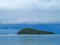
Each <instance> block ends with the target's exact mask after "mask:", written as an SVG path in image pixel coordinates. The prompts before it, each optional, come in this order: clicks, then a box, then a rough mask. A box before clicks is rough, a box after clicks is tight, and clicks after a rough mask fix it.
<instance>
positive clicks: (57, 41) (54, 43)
mask: <svg viewBox="0 0 60 45" xmlns="http://www.w3.org/2000/svg"><path fill="white" fill-rule="evenodd" d="M0 45H60V35H58V34H56V35H0Z"/></svg>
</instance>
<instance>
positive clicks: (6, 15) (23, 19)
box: [0, 0, 60, 24]
mask: <svg viewBox="0 0 60 45" xmlns="http://www.w3.org/2000/svg"><path fill="white" fill-rule="evenodd" d="M0 23H1V24H14V23H17V24H21V23H29V24H31V23H33V24H36V23H41V24H50V23H60V0H0Z"/></svg>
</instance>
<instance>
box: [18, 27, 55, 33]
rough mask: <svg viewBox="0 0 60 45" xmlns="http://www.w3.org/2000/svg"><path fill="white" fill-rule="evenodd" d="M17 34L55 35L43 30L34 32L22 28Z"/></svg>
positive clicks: (31, 29)
mask: <svg viewBox="0 0 60 45" xmlns="http://www.w3.org/2000/svg"><path fill="white" fill-rule="evenodd" d="M17 34H55V33H53V32H48V31H43V30H36V29H33V28H24V29H22V30H20V31H19V32H18V33H17Z"/></svg>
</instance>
